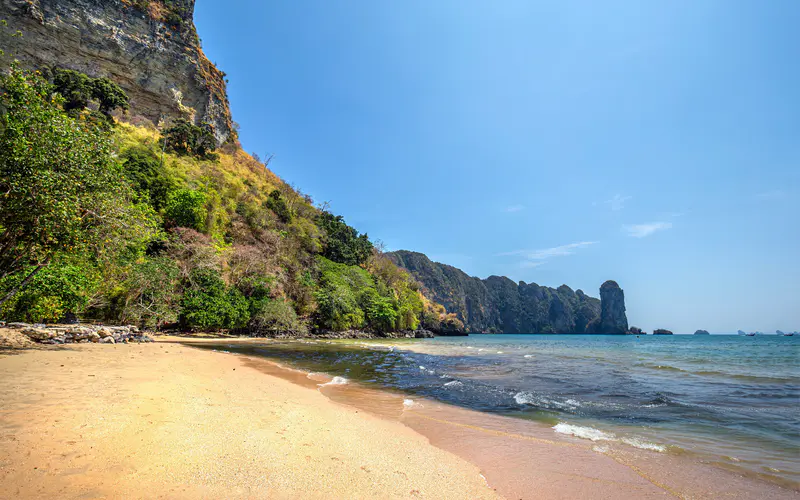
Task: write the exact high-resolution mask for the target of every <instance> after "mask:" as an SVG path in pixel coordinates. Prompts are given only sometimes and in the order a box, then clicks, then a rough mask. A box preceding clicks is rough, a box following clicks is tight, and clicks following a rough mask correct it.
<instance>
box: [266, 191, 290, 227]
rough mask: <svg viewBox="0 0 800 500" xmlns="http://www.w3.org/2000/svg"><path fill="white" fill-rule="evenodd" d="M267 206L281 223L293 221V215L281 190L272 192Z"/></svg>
mask: <svg viewBox="0 0 800 500" xmlns="http://www.w3.org/2000/svg"><path fill="white" fill-rule="evenodd" d="M266 206H267V208H269V209H270V210H272V211H273V212H274V213H275V215H277V216H278V218H279V219H280V220H281V222H283V223H289V222H291V221H292V213H291V211H290V210H289V207H288V206H287V205H286V201H285V200H284V199H283V196H281V192H280V191H279V190H277V189H273V190H272V192H271V193H270V194H269V198H267V202H266Z"/></svg>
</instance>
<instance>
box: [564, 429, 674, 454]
mask: <svg viewBox="0 0 800 500" xmlns="http://www.w3.org/2000/svg"><path fill="white" fill-rule="evenodd" d="M553 430H554V431H556V432H557V433H559V434H566V435H568V436H575V437H578V438H581V439H588V440H589V441H593V442H597V441H609V442H622V443H625V444H627V445H628V446H633V447H634V448H639V449H641V450H650V451H656V452H659V453H664V452H665V451H667V447H666V446H664V445H660V444H657V443H651V442H649V441H644V440H642V439H640V438H638V437H623V438H621V439H620V438H618V437H617V436H616V435H615V434H612V433H610V432H605V431H601V430H600V429H595V428H594V427H583V426H580V425H572V424H567V423H564V422H560V423H558V424H556V425H554V426H553ZM592 449H593V450H594V451H597V452H599V453H606V452H607V451H608V447H605V446H603V447H600V446H595V447H594V448H592Z"/></svg>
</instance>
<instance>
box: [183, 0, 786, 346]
mask: <svg viewBox="0 0 800 500" xmlns="http://www.w3.org/2000/svg"><path fill="white" fill-rule="evenodd" d="M196 23H197V27H198V30H199V33H200V36H201V38H202V40H203V47H204V50H205V52H206V54H207V55H208V56H209V58H210V59H211V60H212V61H213V62H215V63H216V64H217V65H218V66H219V67H220V69H222V70H223V71H225V72H226V73H227V75H228V78H229V80H230V83H229V87H228V90H229V96H230V100H231V107H232V111H233V115H234V120H235V121H236V122H238V123H239V124H240V127H241V128H240V139H241V142H242V145H243V147H244V148H245V149H246V150H247V151H250V152H253V153H257V154H258V155H259V156H261V157H262V158H265V157H267V156H269V155H274V159H273V160H272V162H271V163H270V168H271V169H272V170H273V171H275V172H276V173H277V174H278V175H280V176H281V177H282V178H283V179H285V180H286V181H287V182H289V183H291V184H294V185H295V186H296V187H298V188H300V189H301V190H302V191H303V192H305V193H307V194H309V195H311V196H312V197H313V198H314V200H315V201H316V202H318V203H322V202H326V201H327V202H329V203H330V207H331V209H332V211H334V212H335V213H337V214H341V215H343V216H344V217H345V220H346V221H347V222H348V223H349V224H350V225H352V226H354V227H356V228H357V229H359V230H360V231H361V232H366V233H368V234H369V236H370V238H372V239H373V240H380V241H382V242H383V243H384V244H385V245H386V247H387V248H388V249H390V250H397V249H407V250H414V251H418V252H423V253H425V254H427V255H428V256H429V257H430V258H431V259H433V260H436V261H439V262H444V263H447V264H451V265H454V266H456V267H459V268H461V269H463V270H464V271H465V272H467V273H468V274H470V275H473V276H478V277H481V278H485V277H487V276H489V275H504V276H508V277H510V278H511V279H513V280H515V281H525V282H528V283H530V282H535V283H538V284H540V285H547V286H553V287H555V286H559V285H561V284H567V285H569V286H570V287H571V288H573V289H582V290H584V291H585V292H586V293H588V294H589V295H593V296H599V287H600V285H601V284H602V283H603V282H604V281H605V280H608V279H614V280H615V281H617V282H618V283H619V284H620V286H621V287H622V288H623V289H624V290H625V298H626V305H627V310H628V319H629V322H630V323H631V324H632V325H636V326H639V327H642V328H644V329H645V330H648V331H650V330H652V329H654V328H668V329H670V330H672V331H674V332H676V333H691V332H694V330H696V329H706V330H709V331H711V332H712V333H723V332H735V331H736V330H738V329H742V330H747V331H754V330H761V331H765V332H770V333H771V332H774V331H775V330H776V329H782V330H800V262H799V261H798V259H799V258H800V201H798V200H800V64H799V63H798V61H799V60H800V30H797V26H798V25H799V24H800V2H798V1H796V0H770V1H769V2H756V1H744V0H670V1H651V2H643V1H640V0H630V1H615V0H610V1H605V2H596V1H594V0H585V1H561V0H559V1H557V2H552V1H549V2H537V1H531V0H521V1H516V0H504V1H503V2H495V1H488V0H486V1H471V0H437V1H435V2H431V1H429V0H406V1H403V2H389V1H385V2H330V1H322V0H317V1H307V2H285V1H278V0H273V1H263V0H238V1H236V2H215V1H212V0H200V1H199V2H198V3H197V7H196Z"/></svg>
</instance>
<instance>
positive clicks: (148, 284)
mask: <svg viewBox="0 0 800 500" xmlns="http://www.w3.org/2000/svg"><path fill="white" fill-rule="evenodd" d="M179 285H180V269H179V268H178V265H177V264H176V263H175V262H174V261H172V260H171V259H169V258H166V257H155V258H150V259H146V260H144V261H143V262H139V263H137V264H136V265H135V266H134V267H133V269H132V270H131V272H130V274H129V275H128V277H127V279H126V280H125V281H124V282H123V284H122V286H123V288H124V293H123V297H122V304H121V311H120V312H119V316H120V319H121V320H122V321H124V322H127V323H135V324H138V325H140V326H142V327H145V328H157V327H160V326H162V325H164V324H167V323H174V322H176V321H177V320H178V305H179V301H180V291H179Z"/></svg>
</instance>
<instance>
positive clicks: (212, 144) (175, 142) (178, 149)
mask: <svg viewBox="0 0 800 500" xmlns="http://www.w3.org/2000/svg"><path fill="white" fill-rule="evenodd" d="M164 147H165V149H166V150H167V151H169V152H171V153H175V154H177V155H178V156H194V157H197V158H200V159H203V160H216V159H217V155H216V154H214V150H216V149H217V142H216V139H215V138H214V133H213V131H212V129H211V125H209V124H207V123H204V124H203V125H202V126H197V125H195V124H194V123H190V122H189V121H187V120H179V121H178V122H177V123H175V125H173V126H172V127H170V128H168V129H167V130H166V131H164Z"/></svg>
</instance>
